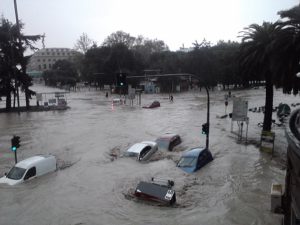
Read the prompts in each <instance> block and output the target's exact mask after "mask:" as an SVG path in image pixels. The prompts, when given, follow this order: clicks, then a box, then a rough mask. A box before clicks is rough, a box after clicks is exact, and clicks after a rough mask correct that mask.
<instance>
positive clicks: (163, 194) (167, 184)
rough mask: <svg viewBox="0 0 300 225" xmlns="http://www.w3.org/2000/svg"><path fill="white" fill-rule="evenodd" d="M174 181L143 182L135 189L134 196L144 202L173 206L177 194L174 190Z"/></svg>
mask: <svg viewBox="0 0 300 225" xmlns="http://www.w3.org/2000/svg"><path fill="white" fill-rule="evenodd" d="M173 186H174V181H172V180H166V181H162V180H160V181H155V180H154V178H152V180H151V182H145V181H141V182H140V183H139V184H138V186H137V187H136V189H135V192H134V195H135V196H136V197H137V198H139V199H142V200H147V201H154V202H158V203H162V204H165V205H173V204H174V203H175V202H176V193H175V191H174V190H172V187H173Z"/></svg>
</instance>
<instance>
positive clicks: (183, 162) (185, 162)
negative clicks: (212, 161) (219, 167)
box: [178, 157, 197, 167]
mask: <svg viewBox="0 0 300 225" xmlns="http://www.w3.org/2000/svg"><path fill="white" fill-rule="evenodd" d="M196 162H197V158H196V157H182V158H181V159H180V160H179V162H178V166H179V167H194V166H195V165H196Z"/></svg>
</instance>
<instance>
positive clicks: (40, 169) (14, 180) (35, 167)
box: [0, 155, 57, 185]
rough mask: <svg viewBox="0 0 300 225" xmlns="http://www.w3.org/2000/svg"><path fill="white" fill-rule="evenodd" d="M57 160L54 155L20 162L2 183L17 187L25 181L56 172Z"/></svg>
mask: <svg viewBox="0 0 300 225" xmlns="http://www.w3.org/2000/svg"><path fill="white" fill-rule="evenodd" d="M56 168H57V165H56V158H55V156H53V155H39V156H33V157H30V158H28V159H25V160H22V161H20V162H18V163H17V164H16V165H15V166H14V167H13V168H11V170H10V171H9V172H8V174H6V175H5V176H4V177H2V178H0V183H5V184H8V185H15V184H19V183H23V182H24V181H27V180H31V179H33V178H36V177H39V176H42V175H44V174H47V173H50V172H53V171H55V170H56Z"/></svg>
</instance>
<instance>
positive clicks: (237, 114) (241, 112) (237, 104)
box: [231, 98, 249, 142]
mask: <svg viewBox="0 0 300 225" xmlns="http://www.w3.org/2000/svg"><path fill="white" fill-rule="evenodd" d="M247 114H248V101H246V100H244V99H242V98H233V109H232V120H231V132H232V131H233V122H234V121H237V124H238V127H239V130H238V140H242V137H243V126H244V122H246V125H247V128H246V142H247V138H248V124H249V117H248V116H247Z"/></svg>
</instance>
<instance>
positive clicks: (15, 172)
mask: <svg viewBox="0 0 300 225" xmlns="http://www.w3.org/2000/svg"><path fill="white" fill-rule="evenodd" d="M25 171H26V170H25V169H23V168H19V167H13V168H12V169H11V170H10V171H9V173H8V174H7V176H6V177H7V178H9V179H13V180H20V179H21V178H22V177H23V175H24V173H25Z"/></svg>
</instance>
